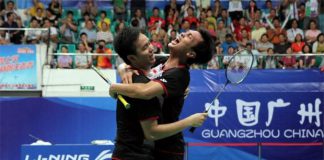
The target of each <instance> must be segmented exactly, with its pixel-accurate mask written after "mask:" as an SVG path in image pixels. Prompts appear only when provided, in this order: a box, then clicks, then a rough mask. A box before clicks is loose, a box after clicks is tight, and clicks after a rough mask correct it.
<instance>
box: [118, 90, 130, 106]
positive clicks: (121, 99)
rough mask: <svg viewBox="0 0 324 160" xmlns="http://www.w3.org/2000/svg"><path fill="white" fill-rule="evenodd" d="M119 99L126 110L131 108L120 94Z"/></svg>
mask: <svg viewBox="0 0 324 160" xmlns="http://www.w3.org/2000/svg"><path fill="white" fill-rule="evenodd" d="M117 98H118V99H119V100H120V102H122V104H123V105H124V107H125V108H126V109H129V108H130V104H129V103H128V102H127V101H126V100H125V99H124V97H123V96H121V95H120V94H118V95H117Z"/></svg>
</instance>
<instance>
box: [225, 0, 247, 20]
mask: <svg viewBox="0 0 324 160" xmlns="http://www.w3.org/2000/svg"><path fill="white" fill-rule="evenodd" d="M228 12H229V15H230V17H231V19H232V20H233V21H234V20H235V21H238V20H239V19H241V18H242V17H243V7H242V0H229V4H228Z"/></svg>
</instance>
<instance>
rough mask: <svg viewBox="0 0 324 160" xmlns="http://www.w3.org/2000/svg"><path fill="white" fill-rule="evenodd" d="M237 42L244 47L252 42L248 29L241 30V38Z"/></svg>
mask: <svg viewBox="0 0 324 160" xmlns="http://www.w3.org/2000/svg"><path fill="white" fill-rule="evenodd" d="M237 43H238V44H239V47H240V48H242V49H244V48H246V45H247V43H251V36H250V35H249V33H248V32H247V30H246V29H242V30H241V38H240V39H238V40H237Z"/></svg>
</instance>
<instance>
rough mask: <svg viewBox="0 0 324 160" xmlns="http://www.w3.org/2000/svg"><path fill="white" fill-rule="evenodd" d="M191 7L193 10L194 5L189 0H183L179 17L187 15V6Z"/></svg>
mask: <svg viewBox="0 0 324 160" xmlns="http://www.w3.org/2000/svg"><path fill="white" fill-rule="evenodd" d="M189 7H191V8H193V9H194V10H195V5H193V4H192V2H191V0H185V1H184V4H183V5H182V6H181V9H180V15H181V16H180V17H187V16H188V8H189Z"/></svg>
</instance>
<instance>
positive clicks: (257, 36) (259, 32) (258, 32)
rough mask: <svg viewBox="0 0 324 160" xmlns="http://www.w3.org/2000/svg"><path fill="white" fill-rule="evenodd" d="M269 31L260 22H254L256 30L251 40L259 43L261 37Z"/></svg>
mask: <svg viewBox="0 0 324 160" xmlns="http://www.w3.org/2000/svg"><path fill="white" fill-rule="evenodd" d="M266 32H267V30H266V29H265V28H264V27H263V26H262V25H261V22H260V21H258V20H257V21H255V22H254V30H253V31H252V33H251V40H252V41H254V42H257V41H259V40H260V38H261V36H262V35H263V34H265V33H266Z"/></svg>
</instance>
